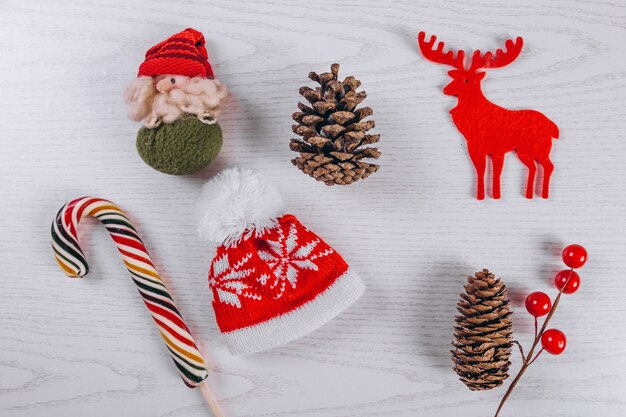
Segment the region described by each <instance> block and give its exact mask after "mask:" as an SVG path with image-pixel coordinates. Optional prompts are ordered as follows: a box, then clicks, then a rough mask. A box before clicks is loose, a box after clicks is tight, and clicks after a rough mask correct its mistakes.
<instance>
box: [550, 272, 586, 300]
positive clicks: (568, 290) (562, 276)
mask: <svg viewBox="0 0 626 417" xmlns="http://www.w3.org/2000/svg"><path fill="white" fill-rule="evenodd" d="M570 275H571V276H570ZM568 278H569V282H568V281H567V280H568ZM566 282H567V285H565V283H566ZM554 285H556V287H557V288H558V289H559V290H563V292H564V293H565V294H573V293H575V292H576V291H578V287H580V276H579V275H578V274H577V273H576V271H572V270H570V269H564V270H563V271H561V272H559V273H558V274H556V276H555V277H554Z"/></svg>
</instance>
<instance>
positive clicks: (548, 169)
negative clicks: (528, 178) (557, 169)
mask: <svg viewBox="0 0 626 417" xmlns="http://www.w3.org/2000/svg"><path fill="white" fill-rule="evenodd" d="M539 163H540V164H541V167H542V168H543V189H542V190H541V197H543V198H548V190H549V188H550V176H551V175H552V171H554V164H553V163H552V161H551V160H550V158H546V159H544V160H543V161H539Z"/></svg>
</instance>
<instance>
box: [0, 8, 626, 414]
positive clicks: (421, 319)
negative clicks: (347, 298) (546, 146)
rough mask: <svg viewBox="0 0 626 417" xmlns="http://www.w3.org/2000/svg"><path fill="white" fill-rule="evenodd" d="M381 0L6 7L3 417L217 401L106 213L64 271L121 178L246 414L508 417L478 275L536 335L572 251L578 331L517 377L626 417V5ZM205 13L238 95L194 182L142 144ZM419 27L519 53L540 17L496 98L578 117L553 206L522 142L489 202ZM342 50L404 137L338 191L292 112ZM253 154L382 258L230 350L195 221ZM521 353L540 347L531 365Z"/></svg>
mask: <svg viewBox="0 0 626 417" xmlns="http://www.w3.org/2000/svg"><path fill="white" fill-rule="evenodd" d="M419 3H421V5H418V2H412V1H402V2H394V3H391V2H389V3H388V4H384V3H383V2H381V1H376V0H361V1H358V2H357V1H341V2H337V1H331V0H317V1H293V0H272V1H267V2H254V1H243V0H231V1H221V2H218V1H213V2H209V1H180V2H174V1H155V2H147V1H145V2H144V1H135V2H125V1H120V0H112V1H106V2H105V1H101V2H97V1H93V0H92V1H82V2H78V1H65V0H57V1H55V2H39V3H36V2H26V1H13V0H4V1H2V4H1V7H0V57H1V58H0V80H1V81H0V84H1V87H0V126H1V130H0V132H1V133H0V140H1V144H2V148H1V150H0V179H1V185H0V190H1V191H0V201H1V202H2V206H3V207H4V209H3V215H2V216H0V253H1V255H2V261H0V279H1V286H0V300H1V302H0V332H1V336H0V415H2V416H3V417H39V416H46V417H55V416H64V417H66V416H82V415H86V416H91V417H97V416H120V417H123V416H129V417H131V416H132V417H142V416H162V417H165V416H167V417H177V416H185V417H195V416H208V415H209V414H210V413H209V411H208V408H207V407H206V405H205V404H204V403H203V399H202V397H201V395H200V394H199V393H198V392H196V391H194V390H189V389H187V388H185V387H184V386H183V384H182V382H181V381H180V379H179V378H178V376H177V373H176V371H175V368H174V366H172V363H171V361H170V359H169V358H168V354H167V352H166V349H165V347H164V345H163V344H162V341H161V340H160V337H159V334H158V332H157V330H156V328H155V326H154V325H153V324H152V322H151V319H150V317H149V315H148V314H147V311H146V310H145V307H144V306H143V305H142V303H141V302H140V300H139V297H138V295H137V292H136V290H135V288H134V286H133V284H132V282H131V280H130V279H129V277H128V274H127V272H126V271H125V269H124V267H123V265H122V264H121V261H120V259H119V257H118V254H117V252H116V250H115V248H114V245H113V244H112V242H111V241H110V240H109V238H108V236H107V234H106V232H105V231H104V229H103V228H102V227H96V226H97V225H96V222H95V221H90V222H88V224H89V225H87V224H85V225H84V226H85V227H83V228H82V230H81V238H82V243H83V245H84V247H85V250H86V253H87V257H88V260H89V262H90V266H91V272H90V274H89V276H88V277H87V278H85V279H80V280H71V279H68V278H65V277H64V276H63V274H62V273H61V271H60V270H59V268H58V267H57V265H56V264H55V262H54V260H53V257H52V253H51V250H50V243H49V228H50V222H51V220H52V218H53V217H54V215H55V213H56V211H57V210H58V208H59V207H60V206H61V205H62V204H63V203H64V202H65V201H67V200H69V199H72V198H75V197H79V196H82V195H86V194H90V195H96V196H99V197H104V198H109V199H111V200H113V201H115V202H117V203H118V204H119V205H121V206H122V207H123V208H124V209H126V210H127V211H128V213H130V215H131V217H132V218H133V220H134V221H136V223H137V225H138V227H139V229H140V232H141V234H142V235H143V237H144V240H145V242H146V245H147V247H148V248H149V250H150V251H151V253H152V255H153V257H154V259H155V261H156V263H157V266H158V269H159V271H160V272H161V273H162V275H163V277H164V279H165V280H166V282H167V283H168V285H170V286H171V289H172V291H173V293H174V295H175V299H176V300H177V302H178V305H179V307H180V309H181V310H182V312H183V314H184V315H185V317H186V318H187V320H188V322H189V323H190V325H191V328H192V331H193V332H194V334H195V335H196V338H197V339H198V340H199V342H200V348H201V350H202V351H203V352H204V353H205V354H206V355H207V356H208V357H210V361H211V362H212V363H211V368H212V370H213V372H212V373H211V376H210V378H209V382H210V385H211V387H213V389H214V390H215V392H216V395H217V397H218V398H219V399H220V401H221V403H222V405H223V407H224V410H225V412H226V415H227V416H229V417H243V416H263V417H268V416H275V417H278V416H280V417H287V416H289V417H291V416H302V417H322V416H323V417H348V416H368V417H383V416H385V417H389V416H407V417H408V416H429V417H453V416H454V417H456V416H464V417H484V416H491V415H493V413H494V412H495V408H496V406H497V403H498V401H499V399H500V398H501V397H502V395H503V393H504V390H503V389H497V390H494V391H491V392H482V393H476V392H470V391H469V390H467V388H466V387H465V386H464V385H463V384H462V383H460V382H459V381H458V379H457V376H456V374H455V373H454V372H453V371H452V369H451V366H452V363H451V360H450V353H449V350H450V347H451V346H450V342H451V339H452V327H453V324H454V321H453V317H454V314H455V303H456V301H457V299H458V293H459V292H461V291H462V285H463V283H464V281H465V276H466V275H467V274H472V273H473V272H474V271H476V270H479V269H482V268H484V267H488V268H490V269H492V270H493V271H495V272H496V273H497V274H498V275H500V276H502V277H504V279H505V280H506V283H507V284H508V286H509V287H510V289H511V294H512V298H513V300H514V307H513V308H514V329H515V335H516V337H517V338H518V339H519V340H520V341H521V342H522V343H523V344H524V345H525V346H528V344H529V342H530V340H531V338H532V321H531V317H530V316H529V315H528V314H527V313H526V312H525V310H524V306H523V299H524V297H525V295H526V294H527V293H528V292H530V291H537V290H541V291H546V292H548V293H549V294H550V295H554V294H555V290H554V288H553V286H552V285H551V284H550V281H551V279H552V277H553V276H554V273H555V272H556V271H558V270H559V269H560V268H561V265H562V264H561V262H560V258H559V256H558V253H559V250H560V249H561V248H562V247H563V246H564V244H566V243H572V242H579V243H581V244H584V245H585V246H586V247H587V249H588V250H589V253H590V260H589V262H588V264H587V265H586V266H585V267H584V269H582V270H581V276H582V280H583V281H582V286H581V289H580V291H579V292H578V293H576V294H575V295H572V296H567V297H565V299H564V300H563V301H562V304H561V305H560V306H559V309H558V311H557V314H556V316H555V318H554V320H553V325H554V326H555V327H557V328H560V329H561V330H563V331H564V332H565V333H566V334H567V337H568V346H567V350H566V351H565V352H564V354H563V355H561V356H550V355H545V356H542V357H541V358H540V360H538V361H537V363H536V364H535V365H533V366H532V367H531V368H530V370H529V372H527V374H526V375H525V377H524V379H523V380H522V382H521V383H520V385H519V386H518V388H517V390H516V392H515V393H514V394H513V396H512V397H511V399H510V400H509V403H508V405H507V407H506V408H505V412H504V413H503V417H504V416H506V417H513V416H517V417H522V416H528V417H530V416H533V417H536V416H540V417H548V416H554V417H556V416H567V417H578V416H580V417H583V416H584V417H588V416H615V417H618V416H623V415H626V396H624V392H625V385H626V327H625V324H624V315H625V314H626V303H625V302H624V294H625V292H626V279H625V278H624V273H625V272H624V271H625V269H624V262H623V260H624V258H625V256H626V238H625V235H624V226H625V220H624V214H625V209H626V191H625V187H624V186H625V185H626V163H624V160H625V159H624V158H625V156H626V99H625V96H626V67H625V64H626V46H625V44H624V39H626V4H625V3H624V2H623V1H608V0H603V1H580V0H559V1H536V2H532V1H525V2H502V1H498V0H471V1H465V0H463V1H461V0H459V1H441V0H437V1H435V0H427V1H421V2H419ZM188 26H191V27H194V28H196V29H198V30H200V31H202V32H203V33H204V34H205V36H206V38H207V41H208V44H207V46H208V50H209V54H210V57H211V62H212V64H213V66H214V69H215V72H216V74H217V76H218V78H219V79H220V80H222V81H223V82H224V83H226V84H227V85H228V86H229V87H230V91H231V93H232V95H231V97H230V98H229V100H228V102H227V103H226V105H225V108H224V112H223V116H222V118H221V125H222V127H223V129H224V140H225V141H224V146H223V149H222V152H221V154H220V156H219V158H218V160H217V161H216V162H214V163H213V164H212V165H211V166H210V167H209V168H208V169H207V170H205V171H203V172H201V173H199V174H196V175H192V176H188V177H170V176H166V175H163V174H160V173H158V172H156V171H153V170H152V169H150V168H149V167H148V166H146V165H144V164H143V162H142V161H141V159H140V158H139V156H138V155H137V153H136V151H135V134H136V131H137V129H138V128H139V126H138V125H137V124H135V123H132V122H131V121H129V120H128V119H127V117H126V105H125V103H124V102H123V99H122V91H123V90H124V88H125V86H126V85H127V84H128V83H129V82H130V81H132V80H133V78H134V77H135V76H136V72H137V68H138V66H139V64H140V63H141V61H142V58H143V54H144V53H145V51H146V49H147V48H148V47H150V46H151V45H153V44H155V43H157V42H159V41H161V40H163V39H165V38H166V37H167V36H169V35H171V34H173V33H175V32H178V31H180V30H182V29H184V28H185V27H188ZM419 30H425V31H427V32H428V33H434V34H437V35H439V36H440V37H441V38H442V39H444V40H446V41H447V43H448V44H449V45H450V46H453V47H458V48H464V49H466V50H468V51H469V50H473V49H479V48H480V49H483V50H486V49H492V50H493V49H495V48H497V47H500V46H501V45H502V44H503V42H504V40H505V39H507V38H509V37H515V36H518V35H520V36H523V37H524V40H525V46H524V50H523V51H522V54H521V56H520V57H519V59H518V60H517V61H516V62H515V63H513V64H511V65H510V66H508V67H506V68H502V69H496V70H492V71H489V73H488V75H487V78H486V79H485V81H484V83H483V87H484V91H485V94H486V95H487V96H488V97H489V98H490V99H492V100H493V101H494V102H496V103H498V104H500V105H502V106H505V107H508V108H532V109H537V110H539V111H542V112H544V113H545V114H546V115H547V116H548V117H550V119H552V120H554V121H555V122H556V123H557V124H558V126H559V128H560V130H561V137H560V139H558V140H556V141H555V142H554V146H553V151H552V158H553V161H554V163H555V165H556V170H555V173H554V176H553V181H552V193H551V197H550V199H549V200H547V201H546V200H542V199H540V198H536V199H534V200H532V201H529V200H526V199H525V198H524V196H523V192H524V185H525V179H526V170H525V168H524V166H523V165H522V164H521V163H520V161H519V160H518V159H517V158H516V157H515V156H514V155H509V157H508V158H507V162H506V164H505V169H504V174H503V183H502V184H503V185H502V187H503V198H502V199H501V200H499V201H496V200H492V199H487V200H485V201H476V200H475V199H474V188H475V178H474V171H473V166H472V165H471V163H470V160H469V158H468V155H467V148H466V144H465V140H464V139H463V138H462V136H461V135H460V134H459V133H458V131H457V130H456V128H455V127H454V125H453V124H452V122H451V120H450V117H449V115H448V110H449V109H450V108H451V107H453V106H454V103H455V100H454V99H453V98H451V97H446V96H444V95H443V94H442V92H441V88H442V87H443V86H444V85H445V84H446V83H447V82H448V79H449V77H448V75H447V74H446V71H447V69H446V68H444V67H442V66H438V65H434V64H431V63H428V62H427V61H425V60H424V59H423V58H422V57H421V56H420V54H419V53H418V51H417V47H416V35H417V32H418V31H419ZM333 62H339V63H341V65H342V67H341V73H342V74H343V75H350V74H352V75H355V76H356V77H357V78H359V79H360V80H362V82H363V86H362V88H363V89H364V90H366V91H367V93H368V98H367V100H366V102H365V103H366V104H367V105H369V106H371V107H372V108H373V109H374V111H375V114H374V117H373V119H374V120H376V125H377V127H376V132H377V133H380V134H381V135H382V139H381V142H380V149H381V150H382V152H383V156H382V158H381V159H380V164H381V166H382V168H381V170H380V172H378V173H376V174H375V175H374V176H372V177H370V178H369V179H367V180H365V181H363V182H360V183H358V184H355V185H353V186H350V187H345V188H339V187H334V188H331V187H326V186H324V185H323V184H321V183H316V182H315V181H313V180H312V179H310V178H308V177H306V176H305V175H303V174H302V173H300V172H299V171H298V170H297V169H296V168H294V167H293V166H292V165H291V163H290V159H291V157H293V155H294V154H293V153H292V152H291V151H290V150H289V147H288V143H289V139H290V138H291V137H292V136H293V135H292V133H291V124H292V122H291V113H292V112H294V111H296V103H297V102H298V101H299V96H298V88H299V87H301V86H303V85H309V86H311V85H312V83H311V82H310V81H309V80H308V78H307V74H308V72H309V71H312V70H315V71H318V72H323V71H326V70H327V68H328V67H329V65H330V64H331V63H333ZM230 166H241V167H247V168H252V169H255V170H257V171H258V172H260V173H262V174H264V175H266V176H268V177H269V178H270V180H271V181H272V182H273V183H274V184H275V185H276V186H277V188H278V189H279V190H280V192H281V193H282V194H283V196H284V200H285V204H286V206H287V208H288V210H289V211H290V212H293V213H295V214H297V215H298V216H299V218H300V219H301V220H302V222H303V223H304V224H306V225H307V226H308V227H309V228H311V229H312V230H314V231H316V232H317V233H319V234H320V235H321V236H323V237H324V238H325V239H326V240H327V241H328V242H329V243H331V244H332V245H333V246H334V247H335V248H336V249H337V250H339V251H340V253H342V255H344V257H345V258H346V259H347V260H348V262H349V263H350V264H351V265H352V267H353V268H354V269H356V270H358V271H359V273H360V274H361V275H362V277H363V279H364V281H365V283H366V285H367V291H366V293H365V295H364V296H363V297H362V298H361V299H360V300H359V301H358V303H357V304H355V305H354V306H353V307H352V308H350V309H349V310H348V311H347V312H345V313H344V314H342V315H341V316H339V317H338V318H337V319H335V320H333V321H332V322H331V323H329V324H328V325H326V326H324V327H323V328H321V329H320V330H317V331H315V332H313V333H312V334H310V335H308V336H306V337H304V338H302V339H300V340H298V341H295V342H293V343H289V344H287V345H285V346H283V347H281V348H278V349H274V350H271V351H269V352H267V353H263V354H256V355H251V356H246V357H235V356H232V355H230V354H229V352H228V350H227V348H226V345H225V343H224V341H223V340H222V338H221V336H220V333H219V331H218V329H217V326H216V324H215V321H214V315H213V311H212V308H211V303H210V293H209V290H208V287H207V281H206V273H207V270H208V267H209V263H210V261H211V259H212V256H213V254H214V249H213V248H210V247H207V246H206V244H204V243H202V242H201V241H200V240H199V239H198V238H197V237H196V225H195V219H194V206H195V201H196V198H197V195H198V192H199V190H200V188H201V186H202V184H203V183H204V182H205V181H206V180H207V179H209V178H211V177H212V176H213V175H214V174H215V173H217V172H218V171H219V170H221V169H223V168H225V167H230ZM519 366H520V359H519V357H518V355H517V352H515V356H514V357H513V371H516V370H517V369H518V367H519Z"/></svg>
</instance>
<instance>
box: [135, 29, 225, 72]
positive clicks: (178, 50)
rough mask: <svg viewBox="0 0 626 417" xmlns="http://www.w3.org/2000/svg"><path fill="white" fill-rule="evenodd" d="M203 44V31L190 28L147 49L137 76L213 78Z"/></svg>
mask: <svg viewBox="0 0 626 417" xmlns="http://www.w3.org/2000/svg"><path fill="white" fill-rule="evenodd" d="M204 45H205V41H204V36H203V35H202V33H200V32H198V31H197V30H195V29H191V28H187V29H185V30H183V31H182V32H179V33H177V34H175V35H172V36H170V37H169V38H167V39H166V40H164V41H163V42H160V43H158V44H156V45H154V46H153V47H152V48H150V49H148V52H146V58H145V60H144V61H143V63H142V64H141V66H140V67H139V73H138V74H137V76H142V75H145V76H149V77H153V76H155V75H162V74H174V75H185V76H188V77H203V78H211V79H213V78H214V76H213V69H212V68H211V65H210V64H209V61H208V59H209V56H208V54H207V50H206V48H205V46H204Z"/></svg>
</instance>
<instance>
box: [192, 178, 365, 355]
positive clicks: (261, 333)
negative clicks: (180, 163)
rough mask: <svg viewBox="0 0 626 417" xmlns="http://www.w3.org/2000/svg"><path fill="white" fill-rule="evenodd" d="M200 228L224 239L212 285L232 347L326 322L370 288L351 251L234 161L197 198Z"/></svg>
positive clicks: (243, 350) (251, 346)
mask: <svg viewBox="0 0 626 417" xmlns="http://www.w3.org/2000/svg"><path fill="white" fill-rule="evenodd" d="M198 221H199V227H198V231H199V233H200V236H201V237H202V238H203V239H205V240H207V241H209V242H210V243H211V244H213V245H217V246H218V248H217V254H216V256H215V258H214V259H213V262H212V263H211V267H210V270H209V287H210V288H211V291H212V293H213V309H214V310H215V317H216V319H217V324H218V326H219V328H220V330H221V331H222V333H223V334H224V337H225V338H226V342H227V344H228V347H229V348H230V351H231V352H232V353H233V354H247V353H254V352H260V351H263V350H266V349H270V348H273V347H276V346H279V345H282V344H284V343H287V342H289V341H292V340H294V339H297V338H299V337H301V336H304V335H305V334H307V333H309V332H311V331H313V330H315V329H317V328H318V327H320V326H322V325H323V324H325V323H326V322H328V321H329V320H331V319H332V318H333V317H335V316H337V315H338V314H339V313H341V312H342V311H343V310H345V309H346V308H347V307H349V306H350V305H351V304H353V303H354V302H355V301H356V300H357V299H358V298H359V297H360V296H361V294H362V293H363V290H364V288H365V287H364V286H363V282H362V281H361V279H360V278H359V276H358V275H357V273H356V272H354V271H352V270H351V269H350V268H349V266H348V264H347V263H346V262H345V261H344V259H343V258H342V257H341V255H339V254H338V253H337V251H335V250H334V249H333V248H332V247H330V246H329V245H328V244H327V243H326V242H324V241H323V240H322V239H321V238H320V237H319V236H318V235H316V234H315V233H313V232H312V231H310V230H309V229H307V228H306V227H304V226H303V225H302V224H301V223H300V222H299V221H298V219H297V218H296V217H295V216H293V215H291V214H283V213H282V199H281V197H280V194H278V192H277V191H276V189H274V188H273V187H272V186H271V185H270V184H269V183H268V182H267V181H266V180H265V178H263V177H261V176H259V175H257V174H255V173H254V172H252V171H250V170H246V169H237V168H232V169H227V170H224V171H222V172H221V173H220V174H218V175H217V176H216V177H215V178H213V179H212V180H211V181H209V182H208V183H207V184H206V185H205V186H204V189H203V191H202V194H201V196H200V199H199V203H198Z"/></svg>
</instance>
